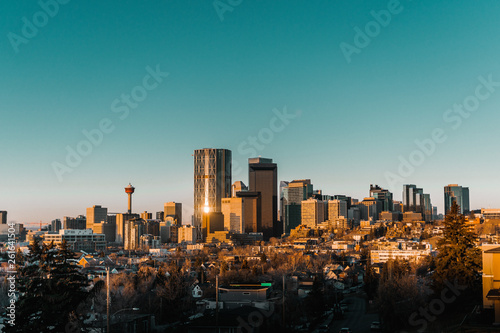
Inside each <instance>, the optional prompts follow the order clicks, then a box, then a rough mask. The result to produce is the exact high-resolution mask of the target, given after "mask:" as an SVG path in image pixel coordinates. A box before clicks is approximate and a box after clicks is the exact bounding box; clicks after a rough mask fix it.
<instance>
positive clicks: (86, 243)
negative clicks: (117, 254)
mask: <svg viewBox="0 0 500 333" xmlns="http://www.w3.org/2000/svg"><path fill="white" fill-rule="evenodd" d="M64 240H66V242H67V244H68V247H69V248H70V249H72V250H73V251H85V252H89V253H91V252H99V251H103V250H105V249H106V240H105V236H104V235H103V234H94V233H93V231H92V230H90V229H85V230H78V229H61V230H59V232H58V233H56V234H53V233H46V234H44V235H43V242H44V244H47V245H48V244H50V243H51V242H54V245H56V246H60V245H61V244H62V242H63V241H64Z"/></svg>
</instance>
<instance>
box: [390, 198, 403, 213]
mask: <svg viewBox="0 0 500 333" xmlns="http://www.w3.org/2000/svg"><path fill="white" fill-rule="evenodd" d="M392 205H393V208H394V211H395V212H400V213H402V212H403V203H402V202H401V201H396V200H394V201H393V202H392Z"/></svg>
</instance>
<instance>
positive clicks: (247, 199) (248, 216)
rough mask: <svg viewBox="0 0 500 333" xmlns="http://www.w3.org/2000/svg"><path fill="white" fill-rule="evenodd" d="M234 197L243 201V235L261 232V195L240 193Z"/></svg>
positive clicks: (258, 193)
mask: <svg viewBox="0 0 500 333" xmlns="http://www.w3.org/2000/svg"><path fill="white" fill-rule="evenodd" d="M236 197H237V198H241V199H243V202H242V206H243V207H242V208H243V227H244V229H243V230H244V232H245V233H250V232H253V233H255V232H261V231H260V230H262V228H261V216H262V214H261V193H260V192H249V191H240V192H236Z"/></svg>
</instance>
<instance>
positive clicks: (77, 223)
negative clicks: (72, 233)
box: [62, 215, 87, 229]
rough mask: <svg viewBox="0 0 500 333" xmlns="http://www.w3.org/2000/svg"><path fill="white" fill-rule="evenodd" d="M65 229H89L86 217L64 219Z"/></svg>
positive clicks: (63, 226) (67, 217)
mask: <svg viewBox="0 0 500 333" xmlns="http://www.w3.org/2000/svg"><path fill="white" fill-rule="evenodd" d="M62 228H63V229H86V228H87V218H86V217H85V215H78V216H77V217H69V216H64V217H63V224H62Z"/></svg>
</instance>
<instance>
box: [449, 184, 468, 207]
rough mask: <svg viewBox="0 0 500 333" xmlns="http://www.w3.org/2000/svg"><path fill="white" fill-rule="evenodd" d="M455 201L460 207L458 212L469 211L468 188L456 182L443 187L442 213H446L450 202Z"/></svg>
mask: <svg viewBox="0 0 500 333" xmlns="http://www.w3.org/2000/svg"><path fill="white" fill-rule="evenodd" d="M453 201H455V202H456V203H457V204H458V206H459V207H460V214H467V213H469V210H470V207H469V188H468V187H462V186H459V185H458V184H450V185H448V186H445V187H444V213H445V214H448V211H449V210H450V208H451V204H452V203H453Z"/></svg>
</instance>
